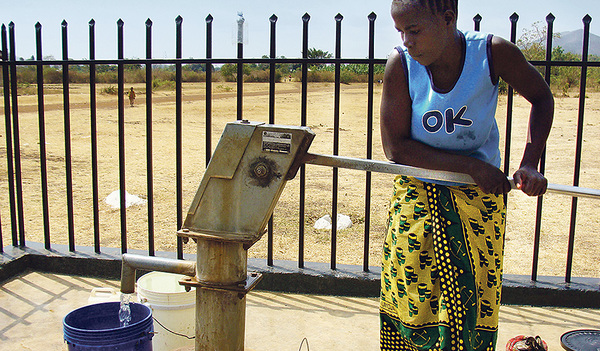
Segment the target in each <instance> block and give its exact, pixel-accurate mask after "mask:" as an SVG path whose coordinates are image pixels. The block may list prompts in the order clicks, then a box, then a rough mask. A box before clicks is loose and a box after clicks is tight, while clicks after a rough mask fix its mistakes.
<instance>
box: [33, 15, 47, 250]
mask: <svg viewBox="0 0 600 351" xmlns="http://www.w3.org/2000/svg"><path fill="white" fill-rule="evenodd" d="M35 43H36V45H35V46H36V57H37V61H38V63H37V64H36V76H37V77H36V79H37V94H38V121H39V122H38V127H39V129H38V130H39V138H40V178H41V183H42V184H41V185H42V194H41V196H42V220H43V222H44V247H45V249H46V250H50V248H51V245H50V214H49V210H48V206H49V205H48V173H47V167H46V121H45V116H44V66H43V64H42V60H43V55H42V25H41V24H40V22H37V23H36V24H35Z"/></svg>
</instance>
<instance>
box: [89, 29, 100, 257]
mask: <svg viewBox="0 0 600 351" xmlns="http://www.w3.org/2000/svg"><path fill="white" fill-rule="evenodd" d="M88 24H89V41H90V44H89V45H90V137H91V144H92V145H91V152H92V201H93V205H92V208H93V211H94V252H96V253H100V215H99V213H100V208H99V202H100V195H99V193H98V183H99V180H98V130H97V118H96V117H97V116H96V64H95V63H94V62H95V60H96V21H94V19H91V20H90V22H89V23H88Z"/></svg>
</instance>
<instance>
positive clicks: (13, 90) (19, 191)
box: [7, 22, 26, 247]
mask: <svg viewBox="0 0 600 351" xmlns="http://www.w3.org/2000/svg"><path fill="white" fill-rule="evenodd" d="M8 35H9V39H10V63H11V65H10V96H11V99H12V127H13V128H12V133H13V140H12V141H13V146H12V148H13V152H14V153H13V156H14V162H15V165H14V166H15V168H14V175H15V182H16V184H15V185H16V197H17V222H18V225H19V236H18V245H19V246H21V247H25V246H26V245H25V214H24V213H23V180H22V176H21V141H20V136H19V134H20V132H19V130H20V128H19V106H18V91H17V80H18V78H17V63H16V61H17V49H16V45H17V44H16V40H15V24H14V22H10V23H9V24H8ZM7 134H8V133H7ZM11 162H12V161H11ZM13 241H14V243H15V244H16V242H17V237H16V235H15V237H14V238H13Z"/></svg>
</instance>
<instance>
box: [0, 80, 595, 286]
mask: <svg viewBox="0 0 600 351" xmlns="http://www.w3.org/2000/svg"><path fill="white" fill-rule="evenodd" d="M102 88H103V86H98V91H101V90H102ZM134 88H135V89H136V91H137V97H138V98H137V101H136V105H135V106H134V107H129V106H128V103H127V104H126V108H125V120H126V122H125V124H126V125H125V131H126V143H125V145H126V181H127V186H126V190H127V191H128V192H129V193H131V194H135V195H137V196H139V197H142V198H146V197H147V190H146V189H147V188H146V108H145V92H144V86H143V85H134ZM45 89H46V92H47V93H46V95H45V97H44V99H45V104H46V108H45V127H46V138H47V140H46V147H47V158H48V165H47V168H48V172H49V177H48V183H49V204H50V230H51V239H52V243H55V244H66V243H67V242H68V235H67V232H68V230H67V209H66V200H67V196H66V191H65V188H66V185H65V184H66V182H65V150H64V143H65V142H64V123H63V119H64V113H63V109H62V104H63V100H62V95H61V94H60V87H54V86H46V87H45ZM235 89H236V88H235V83H215V84H214V85H213V101H212V110H213V113H212V116H213V125H212V128H211V129H212V133H213V148H214V146H215V145H216V142H217V140H218V137H219V136H220V134H221V132H222V130H223V128H224V126H225V124H226V123H227V122H230V121H233V120H235V119H236V96H235ZM276 89H277V95H276V123H277V124H287V125H299V124H300V112H301V101H300V99H301V93H300V89H301V87H300V85H299V83H295V82H288V83H281V84H277V86H276ZM70 92H71V96H70V106H71V111H70V119H71V142H72V162H73V189H74V209H75V232H76V239H75V243H76V245H77V246H92V245H93V220H92V218H93V212H92V180H91V151H90V150H91V147H90V140H91V136H90V111H89V87H87V86H85V85H74V86H71V89H70ZM572 95H573V96H572V97H557V98H556V114H555V123H554V126H553V130H552V133H551V136H550V140H549V142H548V147H547V150H548V152H547V155H548V156H547V166H546V175H547V177H548V179H549V181H550V182H551V183H555V184H567V185H570V184H573V172H574V171H573V170H574V162H575V144H576V135H577V119H578V105H579V101H578V98H577V97H576V96H575V95H576V93H573V94H572ZM380 96H381V86H376V87H375V103H374V105H375V106H374V107H375V108H374V111H375V119H374V133H373V135H374V142H373V145H374V148H373V149H374V158H375V159H378V160H384V156H383V153H382V150H381V143H380V138H379V123H378V121H379V116H378V105H379V100H380ZM183 98H184V101H183V107H182V108H183V145H184V149H183V159H184V161H183V175H184V176H183V194H184V195H183V196H184V199H183V203H184V211H185V210H187V206H188V205H189V204H190V202H191V200H192V198H193V196H194V194H195V192H196V189H197V186H198V184H199V183H200V180H201V178H202V175H203V170H204V168H205V165H206V162H205V156H204V155H205V149H204V147H205V135H206V125H205V108H206V102H205V90H204V84H203V83H198V84H185V85H184V88H183ZM125 99H126V98H125ZM97 101H98V140H99V148H98V154H99V175H100V183H99V193H100V204H99V206H100V235H101V245H102V246H103V247H119V246H120V220H119V218H120V217H119V210H118V209H113V208H111V207H110V206H109V205H108V204H107V203H105V202H104V199H105V198H106V196H108V195H109V194H110V193H111V192H113V191H115V190H117V189H118V187H119V175H118V129H117V128H118V125H117V118H118V110H117V97H116V96H114V95H104V94H98V96H97ZM126 102H128V101H127V100H126ZM153 102H154V105H153V110H152V112H153V124H152V131H153V135H154V142H153V146H154V149H153V150H154V151H153V158H154V167H153V172H154V178H153V184H154V211H155V217H154V222H155V228H156V229H155V235H156V249H157V250H159V251H173V250H175V247H176V235H175V232H176V229H177V228H176V227H177V225H176V223H177V221H176V199H175V193H176V184H175V157H174V155H175V110H176V106H175V93H174V92H170V91H169V92H163V91H161V92H155V93H154V95H153ZM2 103H3V102H2ZM243 104H244V106H243V113H244V118H245V119H248V120H252V121H263V122H266V121H268V106H269V97H268V85H266V84H259V83H256V84H246V85H245V86H244V102H243ZM513 113H514V117H513V118H514V120H513V131H514V132H513V135H512V138H511V139H512V140H511V141H512V151H511V157H510V169H511V172H514V171H515V170H516V169H517V167H518V164H519V162H520V157H521V155H522V150H523V147H524V144H525V137H526V127H527V118H528V113H529V105H528V104H527V102H526V101H524V100H523V99H522V98H520V97H518V96H517V97H515V103H514V110H513ZM340 114H341V118H340V121H341V122H340V126H341V129H340V155H343V156H352V157H360V158H364V157H365V156H366V143H367V141H366V134H367V130H366V128H367V122H366V115H367V86H366V85H364V84H351V85H343V86H342V88H341V104H340ZM333 116H334V86H333V85H332V84H329V83H311V84H310V86H309V93H308V125H309V126H310V127H311V128H312V130H313V131H314V132H315V133H316V134H317V136H316V138H315V140H314V142H313V145H312V146H311V149H310V151H311V152H313V153H322V154H331V153H332V151H333V148H332V142H333V123H334V122H333ZM497 119H498V122H499V125H500V130H501V131H500V133H501V138H502V140H501V148H504V130H505V120H506V97H505V96H503V97H501V98H500V102H499V107H498V112H497ZM19 121H20V133H21V138H20V143H21V150H20V152H21V157H22V179H23V181H22V182H23V189H24V195H23V196H24V204H25V205H24V206H25V208H24V214H25V218H26V221H25V228H26V235H27V237H26V238H27V241H33V242H43V221H42V200H41V196H40V194H41V180H40V161H39V153H40V145H39V131H38V127H39V122H38V113H37V97H36V96H31V95H29V96H20V97H19ZM583 133H584V134H583V156H582V163H581V165H582V166H581V181H580V185H581V186H584V187H589V188H600V178H599V177H598V160H600V147H599V146H600V138H599V135H600V94H599V93H588V96H587V99H586V102H585V120H584V124H583ZM0 134H1V136H0V139H1V140H0V156H2V157H1V163H0V213H1V219H2V225H1V229H2V237H3V243H4V245H9V244H10V243H11V227H10V216H9V205H8V204H9V201H8V185H7V184H8V183H7V170H6V168H7V162H6V140H5V137H6V132H5V130H4V125H2V126H1V127H0ZM339 175H340V188H339V205H338V206H339V207H338V208H339V213H342V214H346V215H348V216H350V217H351V219H352V221H353V223H354V225H353V226H352V228H350V229H346V230H343V231H340V232H338V237H337V240H338V242H337V250H338V252H337V257H338V258H337V263H338V264H358V265H360V264H362V252H363V240H364V239H363V238H364V227H365V223H364V219H365V209H364V207H365V205H364V203H365V175H364V173H362V172H358V171H352V170H344V169H341V170H340V171H339ZM392 180H393V176H392V175H384V174H373V190H372V198H371V200H372V207H371V235H370V242H369V264H370V265H372V266H377V265H379V263H380V255H381V246H382V241H383V236H384V225H385V221H386V213H387V203H388V200H389V196H390V195H391V188H392ZM306 184H307V195H306V217H305V228H306V234H305V260H306V261H315V262H329V259H330V255H331V251H330V250H331V249H330V248H331V238H330V236H331V234H330V232H329V231H322V230H316V229H314V228H313V225H314V223H315V221H316V220H317V219H318V218H320V217H322V216H323V215H325V214H328V213H330V212H331V201H332V200H331V199H332V195H331V189H332V170H331V169H330V168H325V167H320V166H310V165H309V166H307V182H306ZM298 189H299V181H298V179H297V178H296V179H294V180H292V181H290V182H288V184H287V185H286V190H285V191H284V194H283V195H282V197H281V199H280V201H279V202H278V205H277V207H276V209H275V214H274V223H275V224H274V233H275V234H274V258H275V259H283V260H296V259H297V258H298V203H299V196H298ZM536 203H537V199H535V198H528V197H527V196H524V195H522V194H519V193H518V192H516V191H515V192H512V193H511V195H510V197H509V201H508V219H507V235H506V246H505V252H506V259H505V272H506V273H515V274H530V271H531V262H532V255H533V241H534V228H535V215H536ZM543 204H544V207H543V212H542V224H541V244H540V245H541V250H540V264H539V274H540V275H555V276H563V275H564V274H565V265H566V256H567V244H568V236H569V225H570V213H571V206H572V200H571V198H570V197H567V196H564V195H557V194H548V195H546V196H545V197H544V199H543ZM599 205H600V202H599V201H598V200H594V199H580V200H579V201H578V207H577V217H576V228H575V261H574V266H573V275H574V276H591V277H597V276H598V273H599V272H598V267H599V266H600V265H599V263H600V259H599V256H600V255H599V251H598V242H599V239H600V224H599V221H600V219H599V216H598V215H597V214H598V211H597V209H598V206H599ZM127 233H128V247H129V248H130V249H142V250H147V248H148V221H147V206H143V205H142V206H140V205H138V206H132V207H129V208H128V209H127ZM266 246H267V245H266V236H265V237H263V239H261V240H260V241H259V242H258V243H257V244H255V245H254V246H253V247H252V248H250V250H249V254H250V256H252V257H263V258H264V257H266ZM194 250H195V246H194V245H193V244H191V243H188V244H186V246H185V251H186V252H194Z"/></svg>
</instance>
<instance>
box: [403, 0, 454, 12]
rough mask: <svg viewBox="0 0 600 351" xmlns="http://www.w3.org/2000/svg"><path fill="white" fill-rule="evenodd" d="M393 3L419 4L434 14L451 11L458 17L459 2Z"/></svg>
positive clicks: (416, 0) (408, 0)
mask: <svg viewBox="0 0 600 351" xmlns="http://www.w3.org/2000/svg"><path fill="white" fill-rule="evenodd" d="M393 2H394V3H396V4H400V3H404V4H408V3H413V4H414V3H418V4H419V5H421V6H423V7H426V8H428V9H429V10H431V12H433V13H434V14H435V13H444V12H445V11H447V10H451V11H453V12H454V13H455V14H457V15H458V0H393Z"/></svg>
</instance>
